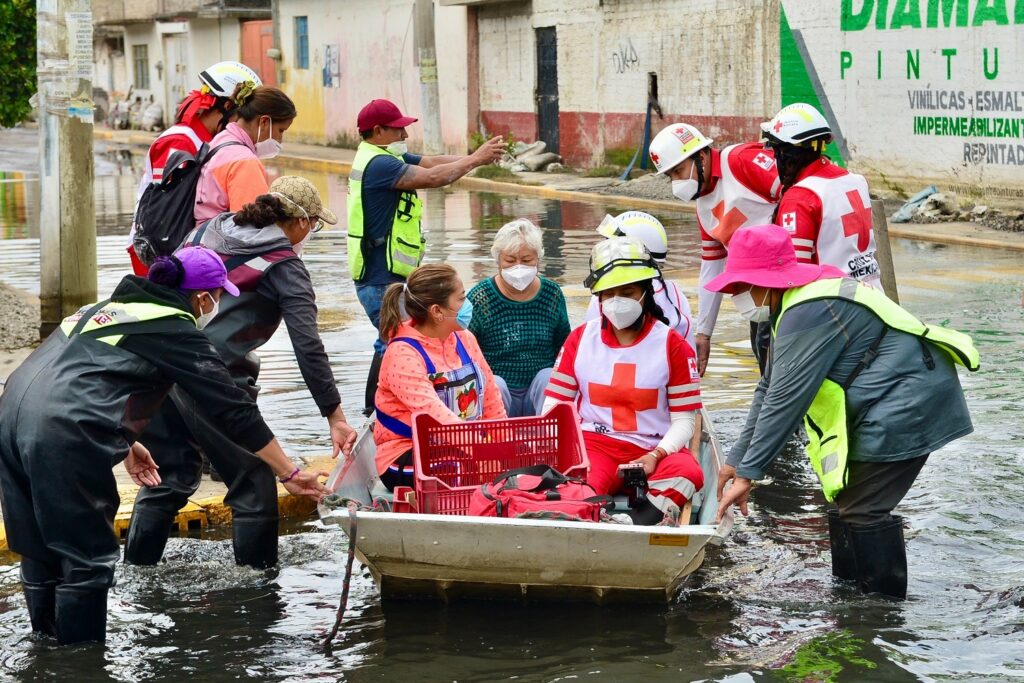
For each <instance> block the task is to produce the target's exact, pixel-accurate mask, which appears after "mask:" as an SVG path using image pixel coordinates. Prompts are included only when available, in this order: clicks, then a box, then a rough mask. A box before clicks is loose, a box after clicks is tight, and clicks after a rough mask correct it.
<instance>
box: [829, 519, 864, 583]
mask: <svg viewBox="0 0 1024 683" xmlns="http://www.w3.org/2000/svg"><path fill="white" fill-rule="evenodd" d="M828 538H829V543H830V544H831V546H832V575H833V576H835V577H836V578H837V579H845V580H846V581H856V580H857V559H856V557H854V554H853V539H852V538H851V537H850V525H849V524H847V523H846V522H844V521H843V520H841V519H840V518H839V510H829V511H828Z"/></svg>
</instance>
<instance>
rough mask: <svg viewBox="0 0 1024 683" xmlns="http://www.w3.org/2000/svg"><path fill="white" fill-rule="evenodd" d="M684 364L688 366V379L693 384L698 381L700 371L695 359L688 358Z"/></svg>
mask: <svg viewBox="0 0 1024 683" xmlns="http://www.w3.org/2000/svg"><path fill="white" fill-rule="evenodd" d="M686 362H687V364H688V365H689V366H690V379H691V380H693V381H694V382H696V381H698V380H700V370H698V369H697V359H696V358H693V357H690V358H687V359H686Z"/></svg>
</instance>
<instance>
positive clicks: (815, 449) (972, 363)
mask: <svg viewBox="0 0 1024 683" xmlns="http://www.w3.org/2000/svg"><path fill="white" fill-rule="evenodd" d="M818 299H845V300H847V301H852V302H853V303H856V304H860V305H861V306H864V307H865V308H867V309H869V310H870V311H871V312H872V313H874V314H875V315H877V316H878V317H879V319H880V320H881V321H882V322H883V323H885V325H886V327H885V330H884V331H883V333H882V335H881V336H880V337H879V338H878V339H877V340H876V341H875V343H874V344H873V345H872V346H871V348H870V349H869V350H868V352H867V353H866V354H865V356H864V358H863V359H862V360H861V362H860V364H858V366H857V368H856V369H855V370H854V371H853V372H852V373H851V374H850V376H849V377H848V378H847V379H846V380H845V381H844V382H843V384H837V383H836V382H833V381H832V380H830V379H827V378H826V379H825V380H824V381H823V382H822V385H821V387H819V389H818V392H817V394H815V396H814V401H813V402H812V403H811V406H810V408H808V409H807V414H806V415H804V427H805V428H806V430H807V438H808V443H807V457H808V458H809V459H810V461H811V466H812V467H813V468H814V472H815V474H817V475H818V479H819V480H820V481H821V489H822V491H823V492H824V493H825V499H826V500H828V501H829V502H832V501H834V500H835V497H836V496H837V495H838V494H839V492H840V491H842V490H843V488H844V487H845V486H846V475H847V456H848V454H849V446H850V442H849V435H848V434H847V419H846V390H847V389H848V388H849V387H850V385H851V384H853V380H854V379H856V377H857V375H858V374H860V372H861V371H862V370H864V369H865V368H867V367H868V366H869V365H871V363H872V361H874V359H875V355H877V352H878V347H879V345H880V343H881V341H882V338H884V336H885V334H886V333H887V332H888V331H889V330H890V329H894V330H898V331H900V332H906V333H907V334H912V335H914V336H916V337H919V338H920V339H922V340H925V341H927V342H930V343H931V344H934V345H935V346H937V347H939V348H940V349H942V350H943V351H945V352H946V353H947V354H949V356H950V357H951V358H952V359H953V362H954V363H957V364H959V365H963V366H964V367H966V368H967V369H968V370H970V371H972V372H973V371H975V370H977V369H978V367H979V365H980V358H979V355H978V351H977V349H976V348H975V347H974V342H973V341H971V338H970V337H969V336H967V335H966V334H964V333H963V332H958V331H956V330H952V329H949V328H945V327H930V326H928V325H926V324H924V323H923V322H921V321H920V320H918V319H917V318H915V317H914V316H913V315H911V314H910V313H908V312H907V311H906V310H904V309H903V308H901V307H900V306H899V304H896V303H895V302H893V301H892V300H891V299H889V298H888V297H886V296H885V294H883V293H882V292H879V291H878V290H875V289H872V288H871V287H869V286H867V285H865V284H862V283H859V282H857V281H856V280H854V279H852V278H832V279H827V280H818V281H817V282H812V283H810V284H808V285H804V286H803V287H795V288H793V289H789V290H787V291H786V293H785V294H783V296H782V305H781V307H780V309H779V313H778V316H777V317H776V319H775V323H774V326H773V334H774V333H777V332H778V329H779V323H780V322H781V321H782V318H783V317H784V316H785V315H786V311H788V310H789V309H790V308H792V307H793V306H796V305H797V304H802V303H805V302H808V301H815V300H818Z"/></svg>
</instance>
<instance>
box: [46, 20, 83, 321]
mask: <svg viewBox="0 0 1024 683" xmlns="http://www.w3.org/2000/svg"><path fill="white" fill-rule="evenodd" d="M92 18H93V17H92V2H91V0H37V2H36V28H37V31H38V40H37V50H38V53H37V59H38V66H37V69H38V79H39V83H38V85H39V92H38V95H37V98H38V111H39V157H40V159H39V161H40V163H39V198H40V202H39V205H40V211H39V266H40V274H39V300H40V316H41V325H40V330H39V331H40V335H41V336H43V337H45V336H46V335H48V334H49V333H50V332H52V331H53V329H54V328H55V327H56V326H57V325H59V324H60V321H61V320H62V319H63V318H64V317H65V316H68V315H70V314H71V313H74V312H75V311H76V310H78V309H79V308H80V307H82V306H84V305H85V304H88V303H91V302H94V301H96V298H97V296H96V211H95V200H94V197H93V158H92V125H93V102H92V69H93V61H92V60H93V56H92V34H93V31H92V28H93V26H92Z"/></svg>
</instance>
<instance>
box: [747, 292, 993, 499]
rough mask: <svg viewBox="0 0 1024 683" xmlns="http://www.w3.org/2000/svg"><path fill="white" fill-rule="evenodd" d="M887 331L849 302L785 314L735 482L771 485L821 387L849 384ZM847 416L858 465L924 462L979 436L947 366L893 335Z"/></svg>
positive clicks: (859, 380) (920, 345)
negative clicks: (767, 476) (771, 473)
mask: <svg viewBox="0 0 1024 683" xmlns="http://www.w3.org/2000/svg"><path fill="white" fill-rule="evenodd" d="M884 328H885V324H884V323H883V322H882V321H881V320H880V319H879V318H878V317H877V316H876V315H875V314H874V313H872V312H871V311H870V310H868V309H867V308H865V307H864V306H861V305H858V304H855V303H853V302H851V301H847V300H843V299H819V300H815V301H808V302H805V303H802V304H797V305H796V306H793V307H791V308H790V309H789V310H788V311H787V312H786V315H785V316H784V317H783V319H782V323H781V325H779V329H778V331H777V334H776V335H775V336H774V337H773V338H772V341H771V347H770V351H769V361H768V366H767V367H766V369H765V376H764V377H763V378H762V379H761V381H760V382H759V383H758V385H757V389H756V390H755V392H754V399H753V402H752V403H751V406H750V413H749V414H748V415H747V422H746V425H745V426H744V428H743V432H742V433H741V434H740V438H739V440H738V441H737V442H736V444H735V445H734V446H733V447H732V450H731V451H730V452H729V457H728V459H727V462H728V463H729V464H730V465H733V466H734V467H736V474H737V476H740V477H745V478H747V479H761V478H763V477H764V472H765V469H767V467H768V465H769V464H771V462H772V460H774V459H775V457H776V456H777V455H778V454H779V453H780V452H781V451H782V447H783V445H784V444H785V443H786V440H787V439H788V438H789V436H790V435H791V434H792V433H793V431H794V430H795V429H796V428H797V426H798V425H799V424H800V421H801V419H802V418H803V416H804V414H805V413H806V412H807V409H808V408H809V407H810V405H811V402H812V401H813V400H814V396H815V394H816V393H817V391H818V388H819V387H820V386H821V383H822V381H823V380H824V379H825V378H828V379H831V380H832V381H834V382H836V383H838V384H843V383H844V382H845V381H846V379H847V378H848V377H849V376H850V373H852V372H853V370H854V369H855V368H856V367H857V365H858V364H859V363H860V361H861V360H862V359H863V358H864V354H865V353H866V352H867V350H868V349H869V348H870V346H871V345H872V343H874V342H875V340H876V339H877V338H878V337H879V335H880V334H881V333H882V331H883V329H884ZM928 357H930V359H931V363H930V365H931V367H929V362H928V360H927V358H928ZM846 411H847V421H848V424H849V439H850V451H849V459H850V460H854V461H860V462H894V461H898V460H909V459H911V458H916V457H919V456H922V455H927V454H928V453H931V452H932V451H934V450H936V449H938V448H940V447H942V446H943V445H945V444H947V443H949V442H950V441H953V440H954V439H957V438H959V437H961V436H964V435H966V434H970V433H971V432H972V431H973V430H974V427H973V426H972V425H971V417H970V414H969V413H968V411H967V402H966V400H965V399H964V393H963V389H962V388H961V387H960V380H959V378H958V377H957V374H956V369H955V367H954V365H953V361H952V360H951V359H950V357H949V356H948V355H947V354H946V353H945V352H944V351H942V350H941V349H939V348H938V347H937V346H934V345H932V344H929V343H927V342H922V341H921V340H920V339H919V338H918V337H915V336H913V335H910V334H906V333H904V332H899V331H896V330H893V329H890V330H889V332H888V333H887V334H886V335H885V338H884V339H883V340H882V342H881V344H880V345H879V347H878V356H877V358H875V360H874V362H873V363H872V364H871V365H870V366H868V367H867V368H866V369H865V370H863V371H862V372H861V373H860V374H859V375H858V376H857V377H856V379H855V380H854V382H853V384H852V385H851V386H850V387H849V389H847V391H846Z"/></svg>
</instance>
